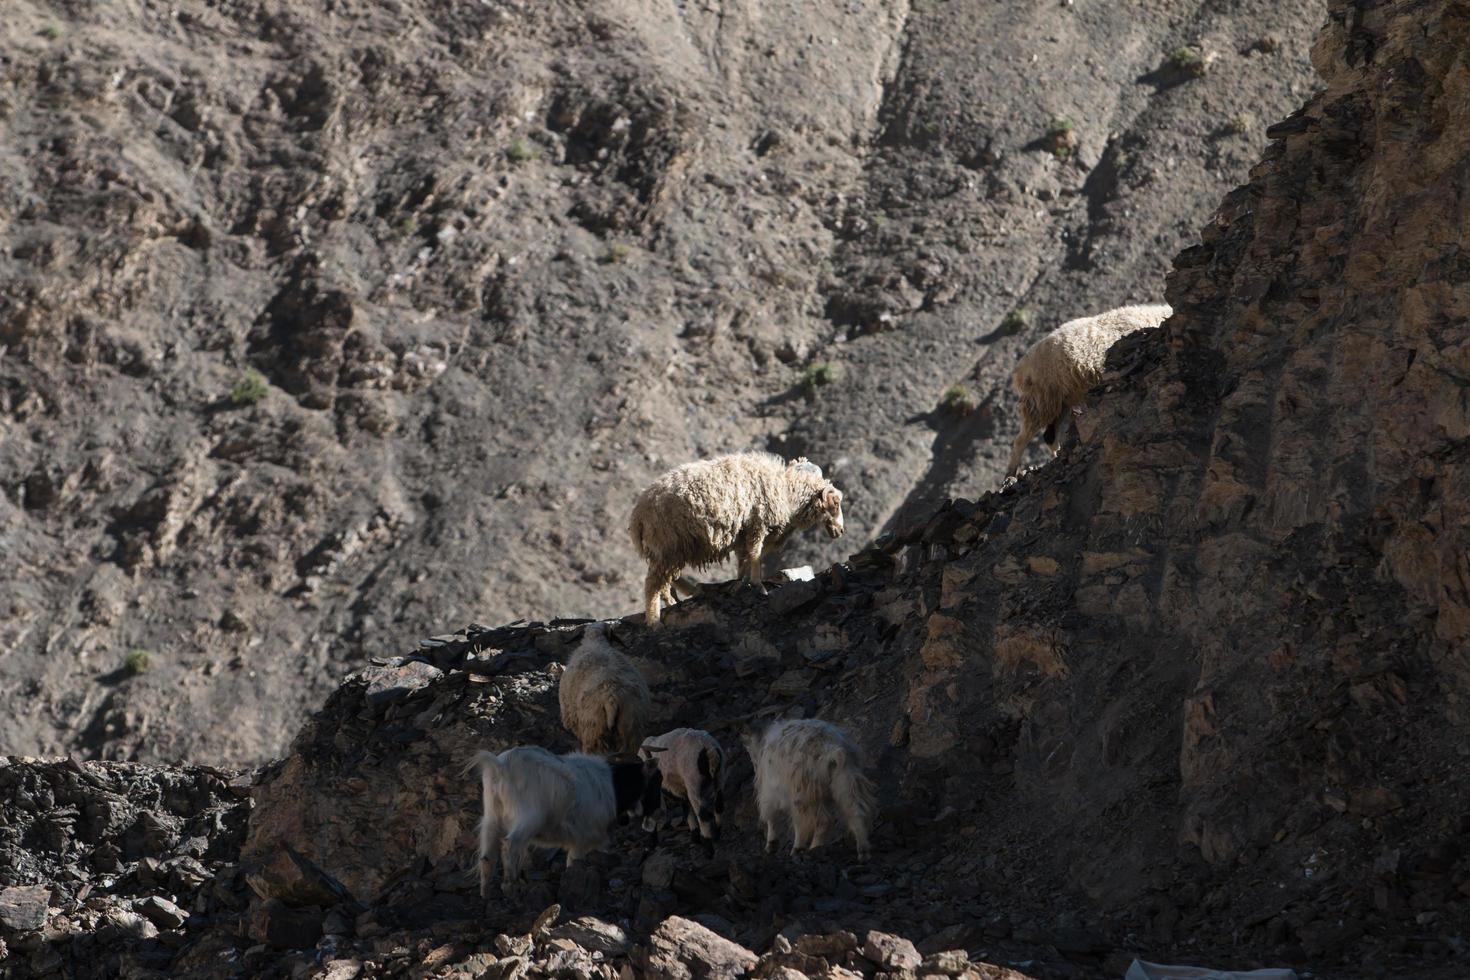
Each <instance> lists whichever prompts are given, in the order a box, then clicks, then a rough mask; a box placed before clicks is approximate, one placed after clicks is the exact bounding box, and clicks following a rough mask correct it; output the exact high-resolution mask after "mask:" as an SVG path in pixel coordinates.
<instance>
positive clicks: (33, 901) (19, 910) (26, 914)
mask: <svg viewBox="0 0 1470 980" xmlns="http://www.w3.org/2000/svg"><path fill="white" fill-rule="evenodd" d="M50 903H51V889H50V888H49V887H48V886H46V885H31V886H29V887H20V886H11V887H10V888H6V889H3V890H0V926H4V927H5V928H7V929H12V930H14V931H16V932H31V931H33V930H36V929H39V928H41V927H42V926H44V925H45V924H46V907H47V906H48V905H49V904H50Z"/></svg>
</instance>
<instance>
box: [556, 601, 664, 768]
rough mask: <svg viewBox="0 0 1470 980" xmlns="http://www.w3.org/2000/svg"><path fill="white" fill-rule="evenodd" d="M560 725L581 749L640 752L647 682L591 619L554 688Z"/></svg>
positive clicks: (649, 708) (648, 710)
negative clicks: (555, 688)
mask: <svg viewBox="0 0 1470 980" xmlns="http://www.w3.org/2000/svg"><path fill="white" fill-rule="evenodd" d="M557 700H558V701H559V702H560V703H561V723H562V724H563V725H565V726H566V727H567V730H568V731H570V732H571V733H572V734H573V735H575V736H576V738H577V744H578V746H579V747H580V748H581V749H582V751H583V752H627V753H632V752H636V751H638V746H639V744H640V743H641V742H642V740H643V733H644V732H645V731H647V729H648V717H649V715H650V714H651V713H652V711H653V708H652V698H651V696H650V695H649V692H648V682H647V681H645V680H644V679H643V675H642V674H640V673H638V668H637V667H636V666H634V665H633V661H631V660H629V659H628V658H627V657H625V656H623V654H621V653H619V652H618V651H617V650H616V649H614V648H613V645H612V643H610V642H609V641H608V639H607V627H606V626H605V625H604V624H602V623H589V624H588V625H587V627H586V629H585V630H584V631H583V634H582V643H581V645H579V646H578V647H577V651H576V652H575V653H573V654H572V659H571V660H570V661H568V662H567V668H566V670H565V671H564V672H563V673H562V675H561V681H560V683H559V684H558V686H557Z"/></svg>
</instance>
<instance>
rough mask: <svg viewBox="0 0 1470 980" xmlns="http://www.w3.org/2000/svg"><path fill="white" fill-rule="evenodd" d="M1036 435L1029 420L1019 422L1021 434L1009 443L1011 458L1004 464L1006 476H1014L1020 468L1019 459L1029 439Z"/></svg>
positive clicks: (1034, 428) (1034, 427) (1033, 426)
mask: <svg viewBox="0 0 1470 980" xmlns="http://www.w3.org/2000/svg"><path fill="white" fill-rule="evenodd" d="M1034 435H1036V426H1035V425H1033V424H1032V422H1031V420H1030V419H1027V418H1023V419H1022V420H1021V434H1020V435H1018V436H1016V441H1015V442H1013V443H1011V458H1010V461H1009V462H1007V463H1006V476H1015V475H1016V470H1018V469H1020V468H1021V457H1022V456H1023V455H1024V454H1025V452H1026V446H1027V445H1029V444H1030V442H1031V437H1032V436H1034Z"/></svg>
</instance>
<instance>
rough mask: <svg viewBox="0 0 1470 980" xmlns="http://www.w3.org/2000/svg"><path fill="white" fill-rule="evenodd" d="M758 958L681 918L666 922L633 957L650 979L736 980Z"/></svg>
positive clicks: (743, 948) (675, 917) (677, 917)
mask: <svg viewBox="0 0 1470 980" xmlns="http://www.w3.org/2000/svg"><path fill="white" fill-rule="evenodd" d="M756 959H757V957H756V955H755V954H754V953H752V952H751V951H750V950H748V949H746V948H745V947H744V946H741V945H739V944H737V943H732V942H730V941H729V940H728V939H724V938H722V937H721V936H718V935H716V934H715V933H713V932H711V931H710V930H708V929H706V928H705V927H704V926H702V925H700V924H699V923H697V922H691V921H690V920H688V919H684V918H680V917H679V916H670V917H669V918H667V919H665V920H664V921H663V923H662V924H661V925H660V926H659V927H658V928H657V929H656V930H654V933H653V935H651V936H649V937H648V941H647V943H646V944H644V945H643V946H642V947H640V948H639V950H638V951H637V952H636V953H635V954H634V960H635V962H636V963H637V964H638V966H639V968H640V969H641V970H643V972H644V974H645V975H646V976H647V977H648V978H649V980H733V978H735V977H743V976H745V974H746V973H747V972H748V971H749V970H750V969H751V968H752V967H754V966H755V963H756Z"/></svg>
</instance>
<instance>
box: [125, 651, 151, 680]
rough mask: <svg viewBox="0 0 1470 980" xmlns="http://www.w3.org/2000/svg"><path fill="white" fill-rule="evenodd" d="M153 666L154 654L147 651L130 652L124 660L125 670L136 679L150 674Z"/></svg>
mask: <svg viewBox="0 0 1470 980" xmlns="http://www.w3.org/2000/svg"><path fill="white" fill-rule="evenodd" d="M152 666H153V654H151V653H149V652H148V651H147V650H129V651H128V655H127V656H126V657H124V658H123V669H124V670H126V671H127V672H128V673H129V674H132V675H133V676H134V677H136V676H137V675H139V674H146V673H148V668H149V667H152Z"/></svg>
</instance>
